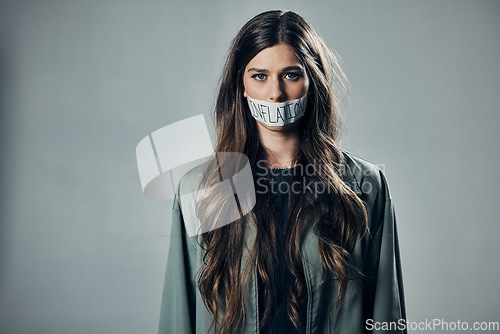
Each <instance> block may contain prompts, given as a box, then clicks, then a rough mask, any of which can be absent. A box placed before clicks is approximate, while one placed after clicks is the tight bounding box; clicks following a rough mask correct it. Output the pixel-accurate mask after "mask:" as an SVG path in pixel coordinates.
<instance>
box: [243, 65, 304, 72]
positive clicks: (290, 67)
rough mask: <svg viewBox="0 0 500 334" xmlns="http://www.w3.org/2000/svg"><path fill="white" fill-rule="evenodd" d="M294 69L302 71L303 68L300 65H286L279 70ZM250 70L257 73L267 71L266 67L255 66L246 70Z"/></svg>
mask: <svg viewBox="0 0 500 334" xmlns="http://www.w3.org/2000/svg"><path fill="white" fill-rule="evenodd" d="M294 70H298V71H303V70H304V69H303V68H302V66H288V67H285V68H284V69H282V70H281V72H287V71H294ZM251 71H253V72H258V73H263V72H269V71H268V70H266V69H262V68H255V67H252V68H249V69H248V70H247V72H251Z"/></svg>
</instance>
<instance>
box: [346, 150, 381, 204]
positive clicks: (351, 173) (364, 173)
mask: <svg viewBox="0 0 500 334" xmlns="http://www.w3.org/2000/svg"><path fill="white" fill-rule="evenodd" d="M340 151H341V153H342V160H343V161H342V162H343V164H344V165H343V166H342V173H344V174H345V176H346V179H347V180H349V177H351V178H352V180H351V182H353V184H354V190H355V192H356V194H357V195H358V196H360V197H361V199H362V200H363V201H365V202H367V203H370V204H372V205H373V202H374V201H375V200H376V198H377V197H380V196H378V195H379V194H383V193H384V192H385V190H386V188H387V183H386V180H385V176H384V173H383V171H382V170H381V169H380V168H379V166H377V165H375V164H374V163H372V162H370V161H368V160H366V159H363V158H361V157H359V156H357V155H355V154H352V153H350V152H348V151H346V150H344V149H341V150H340ZM356 188H357V189H356ZM356 190H357V191H356Z"/></svg>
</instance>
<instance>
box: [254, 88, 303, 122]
mask: <svg viewBox="0 0 500 334" xmlns="http://www.w3.org/2000/svg"><path fill="white" fill-rule="evenodd" d="M248 106H249V107H250V112H251V113H252V116H253V117H254V118H255V119H256V120H258V121H260V122H262V123H265V124H267V125H269V126H283V125H287V124H290V123H294V122H295V121H297V120H298V119H299V118H301V117H302V116H303V115H304V113H305V112H306V107H307V94H306V95H304V96H303V97H301V98H300V99H296V100H290V101H286V102H281V103H270V102H267V101H261V100H256V99H253V98H251V97H250V96H248Z"/></svg>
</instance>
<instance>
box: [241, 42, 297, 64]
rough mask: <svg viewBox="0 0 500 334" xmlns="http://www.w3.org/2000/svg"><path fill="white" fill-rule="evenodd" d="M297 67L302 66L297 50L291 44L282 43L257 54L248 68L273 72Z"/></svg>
mask: <svg viewBox="0 0 500 334" xmlns="http://www.w3.org/2000/svg"><path fill="white" fill-rule="evenodd" d="M297 65H300V60H299V58H298V57H297V55H296V54H295V49H294V48H293V47H291V46H290V45H289V44H285V43H280V44H277V45H274V46H271V47H269V48H265V49H263V50H262V51H260V52H259V53H257V54H256V55H255V57H253V58H252V60H250V62H249V63H248V64H247V66H246V68H251V67H253V68H259V69H267V70H273V69H281V68H284V67H288V66H297Z"/></svg>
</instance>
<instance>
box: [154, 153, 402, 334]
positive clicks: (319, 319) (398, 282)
mask: <svg viewBox="0 0 500 334" xmlns="http://www.w3.org/2000/svg"><path fill="white" fill-rule="evenodd" d="M342 163H343V164H344V167H345V168H344V172H343V173H342V174H343V175H342V178H343V180H344V182H345V183H346V184H347V185H349V186H350V187H351V189H352V190H353V191H354V192H355V193H356V194H357V195H358V196H359V197H360V198H361V200H362V201H363V203H364V204H365V208H366V211H367V213H368V227H369V231H370V233H366V234H365V235H364V236H363V238H362V239H360V240H359V241H358V243H357V244H356V246H355V248H354V250H353V252H352V258H351V263H352V265H354V266H355V267H356V268H360V269H361V272H362V274H356V273H352V274H351V276H350V277H349V283H348V287H347V290H346V294H345V297H344V300H343V304H342V307H341V309H340V311H339V313H338V314H337V315H335V312H334V311H333V312H331V311H332V310H334V307H335V305H334V304H335V301H336V298H337V287H338V281H337V279H336V278H335V276H334V275H333V274H332V275H330V276H329V279H328V280H327V282H325V283H324V284H323V285H321V286H320V282H321V280H322V273H323V271H322V264H321V260H320V257H319V251H318V239H317V237H316V236H315V234H314V233H313V231H312V226H313V225H314V221H313V219H311V222H310V224H307V225H306V226H307V227H308V228H306V230H305V231H304V233H305V236H304V242H303V246H302V256H303V265H304V274H305V278H306V282H307V288H308V289H307V290H308V294H307V297H308V299H307V314H306V319H307V321H306V322H307V324H306V333H311V334H312V333H314V334H323V333H341V334H350V333H352V334H360V333H406V330H405V329H404V328H403V327H404V326H402V324H404V321H405V319H406V314H405V304H404V294H403V281H402V273H401V263H400V256H399V246H398V236H397V231H396V220H395V215H394V207H393V203H392V200H391V196H390V193H389V188H388V185H387V181H386V179H385V176H384V174H383V173H382V171H381V170H380V169H379V168H378V167H376V166H375V165H373V164H371V163H370V162H367V161H366V160H363V159H361V158H359V157H356V156H354V155H352V154H351V153H348V152H346V151H342ZM201 172H202V168H198V167H196V168H194V169H192V170H191V171H189V172H188V173H187V174H186V175H185V176H184V177H183V178H182V179H181V181H180V184H179V187H180V188H182V187H183V186H184V184H189V183H191V184H193V183H196V182H199V178H200V176H201ZM177 198H178V197H176V198H175V199H174V204H173V210H172V212H173V216H172V230H171V241H170V249H169V254H168V260H167V269H166V274H165V282H164V291H163V297H162V306H161V314H160V324H159V333H160V334H166V333H202V334H205V333H213V332H214V331H213V327H210V325H211V322H212V317H211V316H210V314H209V313H208V311H207V309H206V308H205V306H204V304H203V301H202V299H201V295H200V293H199V291H198V289H196V282H195V279H196V274H197V272H198V270H199V268H200V266H201V264H202V259H203V254H204V253H203V249H201V248H200V247H199V246H198V243H197V242H196V238H197V236H194V237H188V236H187V234H186V230H185V227H184V221H183V220H184V219H185V218H184V217H185V216H190V217H193V215H192V213H189V214H188V215H186V213H182V212H181V209H180V205H179V201H178V199H177ZM247 226H248V228H247V229H246V231H245V240H246V242H247V244H248V245H249V247H250V245H253V242H252V241H253V240H254V238H255V231H254V229H255V228H254V227H253V224H247ZM198 238H200V236H198ZM200 241H201V239H200ZM250 248H251V247H250ZM245 255H248V254H244V258H243V259H244V260H245ZM243 263H246V262H243ZM254 274H255V273H254ZM253 277H256V276H253ZM257 298H258V294H257V286H256V281H255V280H254V279H252V276H250V280H249V282H248V284H247V285H246V287H245V295H244V300H243V301H242V302H243V303H244V306H245V322H244V325H243V326H242V327H241V329H240V330H239V331H238V332H237V333H258V332H259V331H258V328H259V317H258V312H259V310H258V307H257V305H258V300H257ZM389 326H390V327H389ZM377 328H378V329H377ZM387 328H391V330H387Z"/></svg>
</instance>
